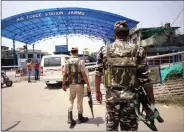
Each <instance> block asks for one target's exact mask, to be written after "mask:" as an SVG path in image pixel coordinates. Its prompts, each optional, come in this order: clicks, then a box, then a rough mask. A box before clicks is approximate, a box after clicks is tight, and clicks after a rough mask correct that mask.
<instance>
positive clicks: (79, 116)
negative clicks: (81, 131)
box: [78, 114, 88, 124]
mask: <svg viewBox="0 0 184 132" xmlns="http://www.w3.org/2000/svg"><path fill="white" fill-rule="evenodd" d="M87 121H88V117H83V115H82V114H78V124H80V123H84V122H87Z"/></svg>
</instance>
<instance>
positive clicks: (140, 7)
mask: <svg viewBox="0 0 184 132" xmlns="http://www.w3.org/2000/svg"><path fill="white" fill-rule="evenodd" d="M62 7H83V8H90V9H96V10H102V11H107V12H111V13H115V14H118V15H122V16H125V17H128V18H130V19H133V20H136V21H139V22H140V23H139V24H138V28H146V27H158V26H161V24H164V23H166V22H170V23H171V24H172V23H173V21H174V20H175V18H176V17H177V16H178V14H179V13H180V12H181V11H182V9H183V8H184V1H2V19H4V18H7V17H10V16H13V15H16V14H19V13H24V12H29V11H33V10H38V9H47V8H62ZM172 26H179V27H181V28H180V29H179V31H180V33H182V34H183V33H184V11H183V12H182V14H181V15H180V16H179V18H178V19H177V20H176V21H175V23H174V24H173V25H172ZM65 44H66V39H65V38H64V37H61V38H56V39H51V40H47V41H43V42H40V43H38V44H36V45H35V49H36V50H42V51H47V52H49V53H52V52H53V51H54V50H55V45H65ZM68 44H69V49H70V48H71V47H72V46H77V47H78V48H79V51H80V53H81V52H82V50H83V49H84V48H89V49H90V51H91V52H94V51H98V50H99V49H100V47H101V46H103V45H104V43H103V41H101V40H94V39H93V40H91V39H89V38H87V37H83V36H80V37H79V36H75V37H68ZM2 45H4V46H8V47H10V48H12V47H13V45H12V40H10V39H7V38H2ZM23 45H24V43H20V42H16V48H18V47H22V46H23ZM29 48H30V49H32V46H29Z"/></svg>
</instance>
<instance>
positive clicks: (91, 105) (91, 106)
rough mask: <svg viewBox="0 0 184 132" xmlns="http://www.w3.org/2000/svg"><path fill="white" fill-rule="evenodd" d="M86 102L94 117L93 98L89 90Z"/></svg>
mask: <svg viewBox="0 0 184 132" xmlns="http://www.w3.org/2000/svg"><path fill="white" fill-rule="evenodd" d="M88 104H89V107H90V109H91V113H92V116H93V118H94V113H93V100H92V96H91V92H88Z"/></svg>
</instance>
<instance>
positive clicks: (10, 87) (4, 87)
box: [1, 85, 13, 89]
mask: <svg viewBox="0 0 184 132" xmlns="http://www.w3.org/2000/svg"><path fill="white" fill-rule="evenodd" d="M11 87H13V85H12V86H10V87H7V86H2V87H1V89H2V88H11Z"/></svg>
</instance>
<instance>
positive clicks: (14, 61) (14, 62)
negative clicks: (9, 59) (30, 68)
mask: <svg viewBox="0 0 184 132" xmlns="http://www.w3.org/2000/svg"><path fill="white" fill-rule="evenodd" d="M13 65H14V66H15V65H16V52H15V39H13Z"/></svg>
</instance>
